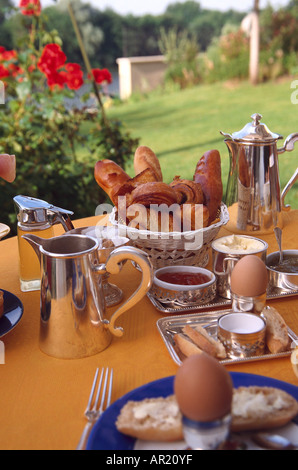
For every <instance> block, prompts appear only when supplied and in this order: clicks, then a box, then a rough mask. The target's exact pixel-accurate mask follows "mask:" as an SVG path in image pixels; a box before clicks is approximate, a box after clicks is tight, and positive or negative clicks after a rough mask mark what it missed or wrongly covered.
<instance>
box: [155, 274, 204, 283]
mask: <svg viewBox="0 0 298 470" xmlns="http://www.w3.org/2000/svg"><path fill="white" fill-rule="evenodd" d="M158 279H159V280H160V281H163V282H167V283H168V284H179V285H181V286H198V285H200V284H205V283H206V282H209V281H210V277H209V276H207V275H206V274H202V273H190V272H180V271H179V272H167V273H162V274H159V275H158Z"/></svg>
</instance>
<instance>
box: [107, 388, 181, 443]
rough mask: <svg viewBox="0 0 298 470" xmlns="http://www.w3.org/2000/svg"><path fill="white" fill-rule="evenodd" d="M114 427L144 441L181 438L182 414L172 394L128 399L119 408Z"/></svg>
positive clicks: (165, 440)
mask: <svg viewBox="0 0 298 470" xmlns="http://www.w3.org/2000/svg"><path fill="white" fill-rule="evenodd" d="M116 427H117V429H118V431H120V432H122V433H124V434H126V435H128V436H132V437H134V438H136V439H143V440H146V441H162V442H170V441H177V440H182V439H183V431H182V416H181V413H180V410H179V407H178V404H177V402H176V399H175V397H174V395H170V396H168V397H167V398H162V397H160V398H148V399H145V400H141V401H128V402H127V403H126V404H125V405H124V407H123V408H122V409H121V412H120V414H119V416H118V418H117V421H116Z"/></svg>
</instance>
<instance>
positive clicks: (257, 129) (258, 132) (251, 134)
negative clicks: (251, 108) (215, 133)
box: [220, 113, 282, 143]
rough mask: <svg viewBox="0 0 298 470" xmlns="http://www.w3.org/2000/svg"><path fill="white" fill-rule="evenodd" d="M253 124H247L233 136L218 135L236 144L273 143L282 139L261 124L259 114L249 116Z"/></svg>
mask: <svg viewBox="0 0 298 470" xmlns="http://www.w3.org/2000/svg"><path fill="white" fill-rule="evenodd" d="M251 118H252V120H253V122H249V123H248V124H246V125H245V126H244V127H243V129H241V130H240V131H238V132H234V133H233V134H227V133H224V132H222V131H220V133H221V134H222V135H223V136H225V137H229V138H231V139H232V140H235V141H238V142H264V143H265V142H274V141H276V140H278V139H282V135H280V134H275V133H274V132H271V131H270V130H269V129H268V127H267V126H266V124H263V123H261V122H260V121H261V119H262V116H261V114H258V113H256V114H253V115H252V116H251Z"/></svg>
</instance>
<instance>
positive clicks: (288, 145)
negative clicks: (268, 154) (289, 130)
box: [277, 132, 298, 153]
mask: <svg viewBox="0 0 298 470" xmlns="http://www.w3.org/2000/svg"><path fill="white" fill-rule="evenodd" d="M297 141H298V132H294V134H290V135H288V137H287V138H286V140H285V141H284V145H283V147H281V148H280V149H277V153H284V152H292V150H294V144H295V142H297Z"/></svg>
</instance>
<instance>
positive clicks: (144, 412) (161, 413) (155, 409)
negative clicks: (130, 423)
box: [133, 402, 179, 423]
mask: <svg viewBox="0 0 298 470" xmlns="http://www.w3.org/2000/svg"><path fill="white" fill-rule="evenodd" d="M133 414H134V418H135V419H137V420H144V419H146V418H151V419H156V420H157V421H159V422H161V421H163V422H165V421H166V422H168V423H169V422H172V421H174V419H175V418H176V417H177V416H178V415H179V408H178V405H176V404H174V403H171V404H169V403H168V404H167V405H166V406H165V404H164V403H156V402H152V403H141V404H139V405H136V406H135V407H134V410H133Z"/></svg>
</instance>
